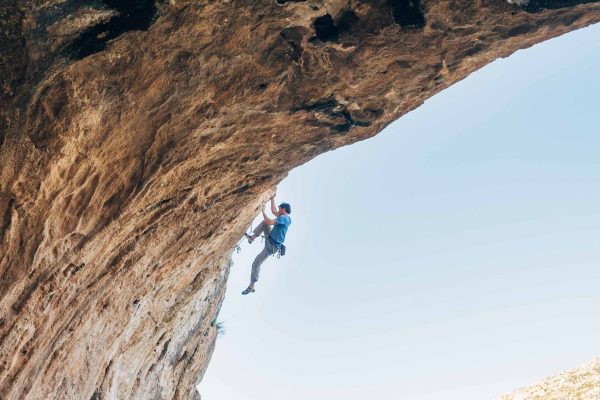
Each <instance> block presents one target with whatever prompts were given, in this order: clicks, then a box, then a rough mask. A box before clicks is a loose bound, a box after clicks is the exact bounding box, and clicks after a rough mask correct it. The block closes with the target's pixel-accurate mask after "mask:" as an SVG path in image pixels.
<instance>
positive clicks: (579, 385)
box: [500, 358, 600, 400]
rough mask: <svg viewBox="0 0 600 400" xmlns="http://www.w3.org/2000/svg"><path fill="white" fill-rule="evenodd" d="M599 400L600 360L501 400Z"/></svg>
mask: <svg viewBox="0 0 600 400" xmlns="http://www.w3.org/2000/svg"><path fill="white" fill-rule="evenodd" d="M598 399H600V358H598V359H596V360H594V361H592V362H590V363H588V364H586V365H583V366H581V367H579V368H576V369H573V370H571V371H568V372H565V373H562V374H560V375H556V376H553V377H550V378H546V379H544V380H543V381H542V382H540V383H538V384H535V385H532V386H528V387H526V388H523V389H520V390H517V391H515V392H513V393H510V394H507V395H505V396H502V397H501V398H500V400H598Z"/></svg>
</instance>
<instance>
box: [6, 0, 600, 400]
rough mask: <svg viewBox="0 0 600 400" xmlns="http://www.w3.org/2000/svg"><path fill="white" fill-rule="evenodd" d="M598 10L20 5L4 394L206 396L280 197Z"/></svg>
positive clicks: (573, 6)
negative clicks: (262, 209)
mask: <svg viewBox="0 0 600 400" xmlns="http://www.w3.org/2000/svg"><path fill="white" fill-rule="evenodd" d="M582 3H587V4H582ZM599 20H600V4H598V3H597V2H590V1H564V0H561V1H541V0H535V1H534V0H532V1H529V2H520V3H519V4H516V3H512V4H511V3H509V2H508V1H504V0H423V1H421V2H418V1H416V0H411V1H408V0H372V1H366V0H365V1H360V0H344V1H341V0H330V1H326V0H311V1H286V0H269V1H266V0H264V1H249V0H246V1H243V0H230V1H226V0H222V1H195V2H179V1H176V0H172V1H171V2H170V3H165V2H157V3H154V2H152V1H151V0H123V1H117V0H103V1H101V0H88V1H75V0H35V1H24V0H0V48H1V49H2V51H1V53H0V79H1V82H0V280H1V285H0V397H2V398H6V399H20V398H28V399H65V398H69V399H90V398H91V399H101V398H123V399H124V398H139V399H153V398H154V399H170V398H177V399H179V398H193V397H194V396H195V392H194V386H195V384H196V383H197V382H198V380H199V379H200V378H201V376H202V374H203V372H204V370H205V368H206V365H207V362H208V359H209V358H210V354H211V352H212V348H213V346H214V341H215V335H216V329H215V328H214V327H212V326H211V321H213V319H214V318H215V315H216V313H217V312H218V308H219V306H220V304H221V301H222V298H223V293H224V288H225V282H226V278H227V274H228V271H229V261H228V255H229V253H230V251H231V249H232V248H233V247H234V245H235V243H236V240H237V239H238V238H239V237H240V236H241V234H242V232H243V231H244V229H245V228H246V227H247V226H248V224H249V223H250V221H251V219H252V217H253V216H254V215H256V213H257V211H258V208H259V206H260V203H261V201H262V200H263V199H262V198H261V197H262V196H263V193H265V191H266V190H267V189H269V188H271V187H273V185H275V184H276V183H277V182H279V181H280V180H281V179H283V177H284V176H285V175H286V173H287V171H289V170H290V169H291V168H294V167H296V166H298V165H300V164H302V163H304V162H306V161H308V160H310V159H311V158H312V157H314V156H316V155H317V154H319V153H322V152H325V151H328V150H331V149H334V148H336V147H339V146H342V145H346V144H350V143H353V142H356V141H358V140H362V139H365V138H368V137H370V136H372V135H375V134H376V133H377V132H379V131H381V130H382V129H383V128H384V127H385V126H386V125H387V124H389V123H390V122H391V121H393V120H395V119H397V118H399V117H400V116H401V115H403V114H405V113H406V112H408V111H410V110H412V109H414V108H415V107H417V106H419V105H420V104H421V103H422V102H423V101H424V100H425V99H427V98H428V97H430V96H432V95H433V94H435V93H437V92H439V91H440V90H442V89H444V88H446V87H448V86H449V85H451V84H452V83H454V82H456V81H458V80H460V79H463V78H464V77H466V76H467V75H468V74H469V73H471V72H473V71H475V70H476V69H478V68H481V67H482V66H484V65H486V64H487V63H489V62H491V61H493V60H494V59H497V58H498V57H506V56H508V55H509V54H511V53H513V52H514V51H516V50H517V49H520V48H526V47H528V46H531V45H533V44H534V43H537V42H540V41H543V40H546V39H549V38H551V37H554V36H557V35H560V34H563V33H565V32H567V31H570V30H574V29H577V28H580V27H583V26H586V25H589V24H591V23H594V22H597V21H599Z"/></svg>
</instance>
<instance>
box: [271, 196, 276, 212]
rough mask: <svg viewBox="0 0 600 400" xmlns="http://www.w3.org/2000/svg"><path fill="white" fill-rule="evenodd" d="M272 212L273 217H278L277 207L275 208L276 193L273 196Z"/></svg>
mask: <svg viewBox="0 0 600 400" xmlns="http://www.w3.org/2000/svg"><path fill="white" fill-rule="evenodd" d="M271 212H272V213H273V215H277V207H275V193H273V195H272V196H271Z"/></svg>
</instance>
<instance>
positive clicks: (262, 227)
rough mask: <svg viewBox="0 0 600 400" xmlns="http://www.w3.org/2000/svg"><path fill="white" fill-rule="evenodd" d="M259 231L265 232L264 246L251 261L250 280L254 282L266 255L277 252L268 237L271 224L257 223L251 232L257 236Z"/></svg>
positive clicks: (253, 235)
mask: <svg viewBox="0 0 600 400" xmlns="http://www.w3.org/2000/svg"><path fill="white" fill-rule="evenodd" d="M261 233H264V234H265V247H263V249H262V251H261V252H260V253H258V255H257V256H256V258H255V259H254V262H253V263H252V273H251V274H250V282H252V283H254V282H256V281H258V275H259V274H260V266H261V264H262V263H263V262H265V260H266V259H267V257H269V256H270V255H271V254H275V253H276V252H277V247H275V246H274V245H273V244H272V243H271V242H270V241H269V239H268V237H269V234H270V233H271V225H267V224H266V223H265V221H263V222H261V223H260V224H258V226H257V227H256V228H255V229H254V231H253V233H252V237H254V238H258V237H259V236H260V234H261Z"/></svg>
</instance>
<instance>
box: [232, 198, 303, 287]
mask: <svg viewBox="0 0 600 400" xmlns="http://www.w3.org/2000/svg"><path fill="white" fill-rule="evenodd" d="M270 200H271V212H272V213H273V215H275V216H276V218H275V219H271V218H269V217H268V216H267V214H266V213H265V206H264V205H263V207H262V210H261V212H262V216H263V221H262V222H261V223H260V224H258V226H257V227H256V228H255V229H254V231H253V232H252V234H247V233H245V234H244V235H245V236H246V238H247V239H248V243H252V242H253V241H254V239H256V238H257V237H259V236H260V234H261V233H264V234H265V247H264V248H263V249H262V251H261V252H260V253H258V255H257V256H256V258H255V259H254V262H253V263H252V273H251V274H250V286H248V288H247V289H246V290H244V291H243V292H242V294H248V293H254V291H255V290H254V284H255V283H256V281H258V274H259V273H260V265H261V264H262V263H263V262H264V261H265V260H266V259H267V257H269V256H270V255H274V254H276V253H277V252H281V250H284V249H285V247H284V246H283V242H284V241H285V234H286V233H287V230H288V228H289V226H290V224H291V223H292V219H291V218H290V214H291V212H292V208H291V207H290V205H289V204H288V203H281V204H280V205H279V207H278V208H275V193H273V195H272V196H271V197H270ZM282 247H283V249H282ZM284 251H285V250H284ZM281 254H283V252H281Z"/></svg>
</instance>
